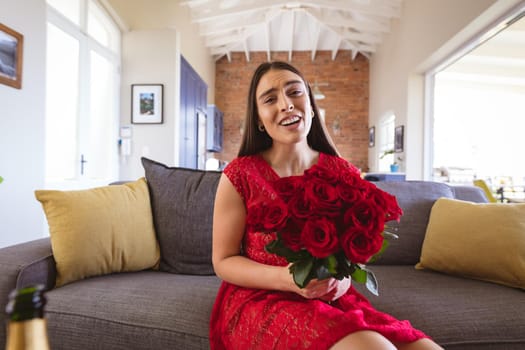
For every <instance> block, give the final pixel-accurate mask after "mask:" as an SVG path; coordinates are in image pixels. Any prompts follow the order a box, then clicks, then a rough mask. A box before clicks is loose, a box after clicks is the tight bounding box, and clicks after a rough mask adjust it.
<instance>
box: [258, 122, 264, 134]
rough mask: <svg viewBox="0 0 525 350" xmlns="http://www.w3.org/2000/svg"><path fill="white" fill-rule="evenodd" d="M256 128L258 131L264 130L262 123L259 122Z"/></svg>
mask: <svg viewBox="0 0 525 350" xmlns="http://www.w3.org/2000/svg"><path fill="white" fill-rule="evenodd" d="M257 129H259V131H260V132H264V125H262V124H259V125H258V126H257Z"/></svg>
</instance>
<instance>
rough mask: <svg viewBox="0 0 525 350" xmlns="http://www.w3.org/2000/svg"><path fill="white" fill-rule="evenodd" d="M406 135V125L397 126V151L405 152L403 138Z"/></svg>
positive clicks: (395, 140) (395, 148)
mask: <svg viewBox="0 0 525 350" xmlns="http://www.w3.org/2000/svg"><path fill="white" fill-rule="evenodd" d="M404 137H405V127H404V126H403V125H400V126H396V128H395V136H394V151H395V152H396V153H399V152H403V140H404Z"/></svg>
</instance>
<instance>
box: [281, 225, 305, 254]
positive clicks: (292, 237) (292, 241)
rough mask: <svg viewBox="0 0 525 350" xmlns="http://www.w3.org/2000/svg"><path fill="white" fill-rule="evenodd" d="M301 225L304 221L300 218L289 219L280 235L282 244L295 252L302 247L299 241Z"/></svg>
mask: <svg viewBox="0 0 525 350" xmlns="http://www.w3.org/2000/svg"><path fill="white" fill-rule="evenodd" d="M303 226H304V222H303V221H302V220H294V219H290V220H288V222H287V224H286V227H285V228H284V229H283V230H282V232H281V235H280V237H281V239H282V241H283V243H284V245H286V246H287V247H288V248H290V249H291V250H293V251H295V252H298V251H299V250H301V249H302V248H304V247H303V243H302V241H301V231H302V228H303Z"/></svg>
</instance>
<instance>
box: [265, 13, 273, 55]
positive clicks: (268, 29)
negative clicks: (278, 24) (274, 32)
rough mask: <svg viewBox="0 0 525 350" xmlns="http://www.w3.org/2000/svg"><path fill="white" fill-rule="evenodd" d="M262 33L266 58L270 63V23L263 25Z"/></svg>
mask: <svg viewBox="0 0 525 350" xmlns="http://www.w3.org/2000/svg"><path fill="white" fill-rule="evenodd" d="M264 31H265V33H266V57H267V59H268V61H271V57H272V55H271V46H270V44H271V38H270V35H271V31H270V22H266V23H265V24H264Z"/></svg>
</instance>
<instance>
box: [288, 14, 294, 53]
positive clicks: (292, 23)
mask: <svg viewBox="0 0 525 350" xmlns="http://www.w3.org/2000/svg"><path fill="white" fill-rule="evenodd" d="M291 16H292V20H291V21H290V46H288V61H290V62H291V61H292V52H293V36H294V33H295V11H291Z"/></svg>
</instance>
